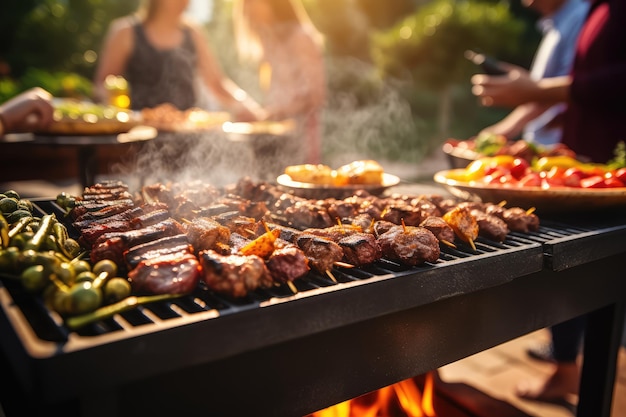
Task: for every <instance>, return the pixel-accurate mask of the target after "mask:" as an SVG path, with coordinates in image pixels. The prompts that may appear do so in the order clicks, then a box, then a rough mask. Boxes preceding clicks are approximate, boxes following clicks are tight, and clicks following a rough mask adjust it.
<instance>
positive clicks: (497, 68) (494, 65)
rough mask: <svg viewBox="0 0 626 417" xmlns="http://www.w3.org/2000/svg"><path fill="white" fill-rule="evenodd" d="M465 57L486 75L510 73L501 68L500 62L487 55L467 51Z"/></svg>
mask: <svg viewBox="0 0 626 417" xmlns="http://www.w3.org/2000/svg"><path fill="white" fill-rule="evenodd" d="M464 55H465V58H467V59H469V60H470V61H472V62H473V63H474V64H476V65H478V66H479V67H480V68H481V69H482V70H483V71H484V72H485V74H489V75H504V74H506V73H507V72H508V71H506V70H505V69H503V68H502V67H501V65H500V62H499V61H498V60H497V59H494V58H492V57H490V56H487V55H485V54H482V53H478V52H475V51H472V50H467V51H465V54H464Z"/></svg>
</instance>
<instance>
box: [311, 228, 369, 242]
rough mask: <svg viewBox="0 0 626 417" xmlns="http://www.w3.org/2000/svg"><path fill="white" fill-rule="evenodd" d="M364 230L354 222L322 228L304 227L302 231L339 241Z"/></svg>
mask: <svg viewBox="0 0 626 417" xmlns="http://www.w3.org/2000/svg"><path fill="white" fill-rule="evenodd" d="M360 232H362V229H361V228H360V227H358V226H354V225H352V224H338V225H335V226H330V227H324V228H322V229H315V228H309V229H304V231H303V232H302V233H307V234H311V235H315V236H320V237H323V238H326V239H329V240H332V241H333V242H339V241H340V240H341V239H343V238H345V237H348V236H350V235H353V234H355V233H360Z"/></svg>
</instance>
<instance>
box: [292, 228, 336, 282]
mask: <svg viewBox="0 0 626 417" xmlns="http://www.w3.org/2000/svg"><path fill="white" fill-rule="evenodd" d="M295 243H296V245H297V246H298V247H299V248H300V249H302V251H303V252H304V254H305V255H306V257H307V258H308V259H309V265H310V266H312V267H313V268H315V270H317V271H318V272H321V273H326V271H330V270H331V269H332V267H333V265H334V264H335V263H336V262H339V261H341V260H342V259H343V249H341V246H339V245H338V244H337V243H335V242H333V241H332V240H329V239H325V238H323V237H320V236H315V235H311V234H306V233H302V234H300V235H298V236H297V237H296V242H295Z"/></svg>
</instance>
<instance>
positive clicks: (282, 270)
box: [265, 241, 311, 283]
mask: <svg viewBox="0 0 626 417" xmlns="http://www.w3.org/2000/svg"><path fill="white" fill-rule="evenodd" d="M278 244H279V245H280V247H278V248H277V249H275V250H274V252H272V254H271V255H270V257H269V258H268V259H267V261H266V262H265V264H266V265H267V269H268V270H269V271H270V274H271V275H272V278H273V279H274V280H275V281H276V282H278V283H285V282H288V281H293V280H295V279H298V278H300V277H302V276H304V275H306V274H307V273H308V272H309V271H310V270H311V268H310V267H309V260H308V259H307V257H306V255H305V254H304V252H303V251H302V250H301V249H300V248H298V247H297V246H296V245H294V244H292V243H288V242H284V241H282V242H279V243H278Z"/></svg>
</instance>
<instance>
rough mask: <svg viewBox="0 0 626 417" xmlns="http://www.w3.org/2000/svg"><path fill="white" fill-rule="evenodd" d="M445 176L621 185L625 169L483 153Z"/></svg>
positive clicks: (543, 184) (487, 181)
mask: <svg viewBox="0 0 626 417" xmlns="http://www.w3.org/2000/svg"><path fill="white" fill-rule="evenodd" d="M446 177H447V178H448V179H451V180H456V181H460V182H465V183H473V184H484V185H494V186H501V187H540V188H543V189H549V188H555V187H560V188H563V187H568V188H620V187H626V181H625V180H626V169H625V168H624V167H618V168H616V167H615V165H612V164H597V163H586V162H581V161H579V160H577V159H575V158H573V157H570V156H565V155H560V156H544V157H542V158H539V159H535V160H533V162H532V163H528V162H527V161H526V160H525V159H523V158H518V157H514V156H511V155H497V156H493V157H483V158H479V159H477V160H475V161H472V162H470V163H469V164H468V165H467V167H466V168H465V169H455V170H450V171H449V172H448V173H447V174H446Z"/></svg>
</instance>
